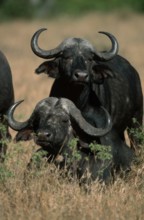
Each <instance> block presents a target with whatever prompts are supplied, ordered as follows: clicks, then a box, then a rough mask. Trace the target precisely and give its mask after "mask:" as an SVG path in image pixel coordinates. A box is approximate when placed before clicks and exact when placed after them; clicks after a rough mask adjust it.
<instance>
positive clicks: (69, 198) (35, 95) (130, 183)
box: [0, 13, 144, 220]
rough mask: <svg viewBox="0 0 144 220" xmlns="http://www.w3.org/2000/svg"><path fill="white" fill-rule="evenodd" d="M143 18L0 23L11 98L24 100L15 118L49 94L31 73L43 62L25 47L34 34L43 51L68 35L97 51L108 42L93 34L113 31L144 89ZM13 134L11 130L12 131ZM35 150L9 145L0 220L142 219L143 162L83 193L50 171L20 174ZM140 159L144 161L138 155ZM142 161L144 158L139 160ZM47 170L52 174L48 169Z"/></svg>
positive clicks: (0, 178) (46, 81)
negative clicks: (87, 42) (12, 91)
mask: <svg viewBox="0 0 144 220" xmlns="http://www.w3.org/2000/svg"><path fill="white" fill-rule="evenodd" d="M143 22H144V16H143V15H135V14H128V15H127V14H126V13H124V14H120V13H119V14H113V15H110V14H106V15H104V14H90V15H87V16H84V17H81V18H73V19H70V18H59V19H55V20H45V21H38V20H35V21H14V22H9V23H1V24H0V49H1V50H2V51H3V52H4V53H5V55H6V56H7V58H8V60H9V63H10V66H11V69H12V73H13V83H14V89H15V100H16V101H17V100H21V99H24V100H25V102H24V103H23V104H22V105H21V106H20V107H19V108H18V109H17V111H16V117H17V118H18V119H19V120H20V119H21V120H25V119H27V118H28V117H29V115H30V114H31V112H32V110H33V108H34V106H35V105H36V103H37V102H38V101H39V100H41V99H43V98H45V97H46V96H48V94H49V91H50V88H51V85H52V83H53V80H52V79H51V78H47V76H46V75H44V74H42V75H40V76H38V75H36V74H34V70H35V68H36V67H37V66H38V65H39V64H40V63H41V62H42V61H43V60H42V59H40V58H38V57H36V56H35V55H34V54H33V52H32V51H31V48H30V40H31V37H32V35H33V33H34V32H35V31H36V30H37V29H39V28H41V27H46V28H48V31H47V32H44V33H43V34H42V35H41V37H40V41H39V44H40V45H41V47H43V48H45V49H50V48H53V47H55V46H57V45H58V44H59V43H60V42H61V41H62V40H63V39H64V38H67V37H70V36H77V37H84V38H87V39H88V40H90V41H91V42H92V43H93V44H94V45H95V46H96V47H97V49H98V50H102V49H103V48H106V47H110V43H109V40H108V39H107V38H106V37H105V36H103V35H101V34H98V31H107V32H110V33H113V34H114V35H115V36H116V38H117V40H118V42H119V45H120V48H119V54H121V55H123V56H124V57H125V58H127V59H128V60H129V61H130V62H131V63H132V64H133V66H134V67H135V68H136V69H137V70H138V72H139V73H140V77H141V81H142V86H144V55H143V53H144V24H143ZM11 133H12V136H13V137H14V136H15V132H14V131H12V130H11ZM36 148H37V147H36V146H35V145H34V143H33V141H30V142H27V143H22V142H21V143H19V144H15V143H13V142H11V143H9V148H8V154H7V158H6V162H5V165H4V167H3V168H1V174H0V220H5V219H10V220H11V219H15V220H17V219H20V220H25V219H27V220H31V219H35V220H40V219H59V220H60V219H63V220H64V219H77V220H80V219H95V220H103V219H105V220H109V219H111V220H115V219H119V220H125V219H130V220H142V219H143V216H144V208H143V207H144V174H143V172H144V164H143V163H141V164H140V165H139V166H133V168H132V172H131V174H129V176H128V177H127V178H126V179H125V180H122V179H119V178H118V179H117V180H116V182H115V183H114V185H112V186H109V187H107V188H105V187H103V186H101V185H99V184H98V183H94V184H93V185H92V188H91V192H90V193H85V192H84V191H83V190H82V189H80V188H79V186H78V184H77V183H76V182H73V183H70V182H68V181H67V180H65V179H61V178H59V173H58V171H57V170H55V169H54V167H53V166H52V167H50V169H49V168H47V169H45V168H42V170H41V172H35V173H33V175H32V174H30V175H29V176H28V177H27V179H25V178H24V171H25V167H26V164H27V162H28V161H29V159H30V157H31V154H32V152H33V151H35V149H36ZM142 158H144V157H143V156H142ZM143 162H144V159H143ZM53 169H54V171H53V172H51V170H53Z"/></svg>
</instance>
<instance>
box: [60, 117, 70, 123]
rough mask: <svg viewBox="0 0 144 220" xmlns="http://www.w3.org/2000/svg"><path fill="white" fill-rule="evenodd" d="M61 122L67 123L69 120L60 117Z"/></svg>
mask: <svg viewBox="0 0 144 220" xmlns="http://www.w3.org/2000/svg"><path fill="white" fill-rule="evenodd" d="M61 121H62V122H63V123H67V122H68V121H69V118H68V117H62V118H61Z"/></svg>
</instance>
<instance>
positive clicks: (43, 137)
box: [8, 97, 112, 153]
mask: <svg viewBox="0 0 144 220" xmlns="http://www.w3.org/2000/svg"><path fill="white" fill-rule="evenodd" d="M21 102H22V101H19V102H17V103H15V104H14V105H12V107H11V108H10V109H9V111H8V123H9V126H10V127H11V128H12V129H14V130H16V131H19V132H21V131H22V133H23V134H24V131H25V132H27V130H28V131H31V133H34V140H35V142H36V144H37V145H40V146H42V147H43V148H44V149H45V150H48V151H53V153H54V152H55V153H57V152H58V150H59V149H60V148H61V146H62V145H63V144H65V142H68V140H69V138H70V136H71V135H72V132H73V131H74V130H75V132H76V133H77V134H78V135H82V136H86V137H94V138H95V137H99V136H103V135H105V134H106V133H108V132H109V131H110V129H111V127H112V125H111V119H110V116H109V114H108V112H107V111H106V110H105V109H104V108H102V111H103V113H104V117H105V118H106V125H105V128H95V127H93V126H92V125H90V124H89V123H88V122H87V121H85V119H84V118H83V117H82V115H81V112H80V111H79V110H78V109H77V108H76V106H75V105H74V104H73V102H71V101H70V100H68V99H65V98H60V99H58V98H54V97H49V98H46V99H44V100H42V101H40V102H39V103H38V104H37V105H36V107H35V109H34V111H33V113H32V115H31V116H30V118H29V119H28V120H27V121H25V122H18V121H16V120H15V119H14V117H13V114H14V110H15V108H16V107H17V106H18V105H19V104H20V103H21Z"/></svg>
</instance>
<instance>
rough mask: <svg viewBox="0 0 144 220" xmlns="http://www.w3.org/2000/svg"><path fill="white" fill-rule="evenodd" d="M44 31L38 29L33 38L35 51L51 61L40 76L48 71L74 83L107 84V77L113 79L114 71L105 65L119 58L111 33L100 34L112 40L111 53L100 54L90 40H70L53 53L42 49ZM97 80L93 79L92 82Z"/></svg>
mask: <svg viewBox="0 0 144 220" xmlns="http://www.w3.org/2000/svg"><path fill="white" fill-rule="evenodd" d="M44 30H46V29H44V28H42V29H40V30H38V31H37V32H36V33H35V34H34V35H33V37H32V39H31V48H32V51H33V52H34V53H35V54H36V55H37V56H39V57H41V58H44V59H51V58H53V60H49V61H46V62H44V63H42V64H41V65H40V66H39V67H38V68H37V69H36V73H37V74H40V73H42V72H45V73H46V74H48V75H49V76H51V77H54V78H58V77H62V78H64V79H65V80H68V81H70V82H74V83H82V84H83V83H90V82H91V80H93V81H95V82H96V83H101V82H103V79H104V78H105V77H109V76H110V77H111V76H112V72H111V71H110V69H109V68H108V67H106V65H104V63H105V62H106V61H108V60H110V59H112V58H113V57H115V56H116V54H117V52H118V42H117V40H116V39H115V37H114V36H113V35H112V34H110V33H107V32H100V33H102V34H105V35H106V36H108V37H109V39H110V40H111V42H112V48H111V49H110V51H108V52H98V51H97V50H96V49H95V48H94V47H93V46H92V45H91V44H90V42H89V41H87V40H85V39H82V38H68V39H66V40H64V41H63V42H62V43H61V44H60V45H59V46H58V47H56V48H55V49H51V50H42V49H41V48H40V47H39V46H38V38H39V35H40V34H41V32H43V31H44ZM92 78H93V79H92Z"/></svg>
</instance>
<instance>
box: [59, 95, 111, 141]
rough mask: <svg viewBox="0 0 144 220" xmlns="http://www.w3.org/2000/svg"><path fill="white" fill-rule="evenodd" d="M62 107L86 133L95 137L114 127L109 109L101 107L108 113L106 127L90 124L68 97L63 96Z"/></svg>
mask: <svg viewBox="0 0 144 220" xmlns="http://www.w3.org/2000/svg"><path fill="white" fill-rule="evenodd" d="M61 104H62V107H63V108H64V109H65V110H66V112H67V113H68V114H70V117H72V119H73V120H74V121H75V122H76V123H77V124H78V125H79V127H80V129H81V130H82V131H84V132H85V133H86V134H88V135H90V136H94V137H100V136H104V135H105V134H107V133H108V132H109V131H110V130H111V128H112V122H111V117H110V115H109V113H108V111H107V110H106V109H105V108H103V107H101V108H102V109H103V111H104V112H105V114H106V118H107V124H106V126H105V128H96V127H93V126H92V125H91V124H89V123H88V122H87V121H86V120H85V119H84V118H83V116H82V114H81V112H80V110H79V109H78V108H77V107H76V106H75V105H74V103H73V102H71V101H70V100H68V99H65V98H61Z"/></svg>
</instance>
